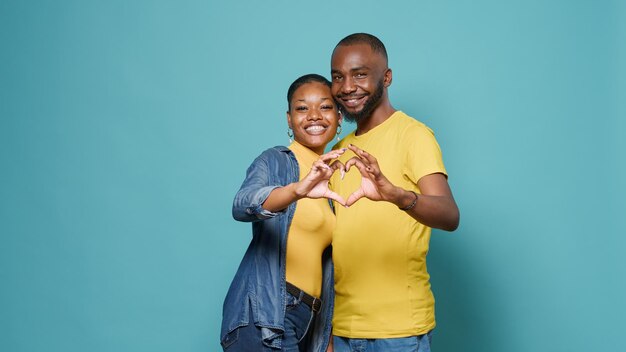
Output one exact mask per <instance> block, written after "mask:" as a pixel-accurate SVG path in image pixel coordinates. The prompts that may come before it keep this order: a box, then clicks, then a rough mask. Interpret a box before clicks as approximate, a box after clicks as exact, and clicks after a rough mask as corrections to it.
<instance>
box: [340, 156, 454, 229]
mask: <svg viewBox="0 0 626 352" xmlns="http://www.w3.org/2000/svg"><path fill="white" fill-rule="evenodd" d="M348 148H350V149H351V150H352V151H353V152H354V153H355V154H356V155H357V156H356V157H354V158H352V159H350V160H348V162H346V170H349V169H350V167H351V166H353V165H354V166H356V167H357V168H358V169H359V172H360V173H361V177H362V179H361V187H360V188H359V189H358V190H356V191H355V192H354V193H353V194H352V195H350V197H348V200H347V201H346V204H347V205H348V206H350V205H352V204H354V203H355V202H356V201H357V200H358V199H360V198H362V197H366V198H368V199H371V200H374V201H386V202H390V203H393V204H395V205H396V206H397V207H398V208H400V209H406V210H405V211H406V212H407V214H409V215H410V216H411V217H413V218H414V219H415V220H417V221H419V222H420V223H422V224H424V225H426V226H429V227H433V228H437V229H442V230H446V231H454V230H456V228H457V227H458V226H459V208H458V207H457V205H456V202H455V201H454V197H452V191H451V190H450V186H449V185H448V180H447V179H446V177H445V176H444V175H443V174H440V173H434V174H430V175H426V176H423V177H422V178H420V179H419V180H418V182H417V185H418V187H419V189H420V191H421V192H422V194H419V195H418V194H416V193H413V192H412V191H407V190H405V189H403V188H400V187H397V186H396V185H394V184H392V183H391V182H390V181H389V180H388V179H387V178H386V177H385V175H383V173H382V172H381V171H380V167H379V166H378V161H377V160H376V158H375V157H374V156H372V155H371V154H369V153H367V152H366V151H364V150H362V149H360V148H358V147H356V146H354V145H350V146H349V147H348Z"/></svg>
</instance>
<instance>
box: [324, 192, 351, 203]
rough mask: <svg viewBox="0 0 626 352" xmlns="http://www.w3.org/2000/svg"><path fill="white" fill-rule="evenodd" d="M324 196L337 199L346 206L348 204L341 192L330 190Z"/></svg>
mask: <svg viewBox="0 0 626 352" xmlns="http://www.w3.org/2000/svg"><path fill="white" fill-rule="evenodd" d="M324 197H325V198H328V199H332V200H334V201H336V202H337V203H339V204H341V205H343V206H345V205H346V200H345V199H343V197H342V196H340V195H339V194H337V193H335V192H333V191H328V192H326V193H324Z"/></svg>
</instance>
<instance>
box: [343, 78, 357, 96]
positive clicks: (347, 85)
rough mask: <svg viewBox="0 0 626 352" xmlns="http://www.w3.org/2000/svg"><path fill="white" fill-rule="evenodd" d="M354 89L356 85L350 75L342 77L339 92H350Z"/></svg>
mask: <svg viewBox="0 0 626 352" xmlns="http://www.w3.org/2000/svg"><path fill="white" fill-rule="evenodd" d="M355 90H356V86H355V85H354V81H353V80H352V78H350V77H346V78H344V79H343V82H342V84H341V92H342V93H344V94H349V93H352V92H354V91H355Z"/></svg>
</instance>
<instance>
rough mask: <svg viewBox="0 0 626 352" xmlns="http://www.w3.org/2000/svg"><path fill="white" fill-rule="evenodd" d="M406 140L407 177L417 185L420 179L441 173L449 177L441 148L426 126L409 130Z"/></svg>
mask: <svg viewBox="0 0 626 352" xmlns="http://www.w3.org/2000/svg"><path fill="white" fill-rule="evenodd" d="M406 132H407V133H406V135H405V138H406V139H407V144H408V145H409V150H408V152H407V159H408V160H407V162H406V164H405V165H407V169H406V170H405V174H406V176H407V177H408V178H409V179H410V180H411V181H412V182H413V183H415V184H417V182H418V181H419V180H420V178H422V177H424V176H427V175H431V174H435V173H441V174H444V175H446V177H447V176H448V174H447V172H446V168H445V166H444V165H443V158H442V156H441V148H440V147H439V143H437V140H436V139H435V134H434V133H433V131H432V130H431V129H430V128H428V127H427V126H425V125H416V126H411V127H410V128H407V131H406Z"/></svg>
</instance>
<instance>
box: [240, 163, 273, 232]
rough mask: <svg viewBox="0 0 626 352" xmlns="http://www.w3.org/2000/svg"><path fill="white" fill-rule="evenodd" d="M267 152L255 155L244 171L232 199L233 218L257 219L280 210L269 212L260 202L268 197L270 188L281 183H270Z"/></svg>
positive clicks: (242, 219) (267, 216)
mask: <svg viewBox="0 0 626 352" xmlns="http://www.w3.org/2000/svg"><path fill="white" fill-rule="evenodd" d="M266 158H267V153H263V154H261V155H260V156H259V157H257V158H256V159H255V160H254V161H253V162H252V165H250V167H249V168H248V171H247V172H246V179H245V180H244V181H243V184H242V185H241V188H239V191H238V192H237V194H236V195H235V200H234V201H233V218H235V220H237V221H245V222H251V221H259V220H265V219H268V218H272V217H275V216H276V215H278V214H280V213H281V212H276V213H274V212H271V211H269V210H266V209H263V207H262V204H263V202H265V200H266V199H267V197H269V195H270V193H271V192H272V190H274V189H276V188H279V187H282V185H278V184H275V185H271V184H270V172H272V170H270V169H269V167H268V161H267V159H266Z"/></svg>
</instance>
